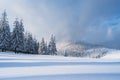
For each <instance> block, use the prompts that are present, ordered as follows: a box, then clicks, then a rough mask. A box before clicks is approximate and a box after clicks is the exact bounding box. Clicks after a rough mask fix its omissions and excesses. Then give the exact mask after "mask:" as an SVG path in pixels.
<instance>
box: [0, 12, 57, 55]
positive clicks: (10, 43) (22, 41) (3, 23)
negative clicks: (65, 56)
mask: <svg viewBox="0 0 120 80" xmlns="http://www.w3.org/2000/svg"><path fill="white" fill-rule="evenodd" d="M13 24H14V25H13V26H14V28H13V31H12V32H11V31H10V26H9V22H8V18H7V13H6V11H4V12H3V14H2V18H1V19H0V49H1V51H2V52H5V51H13V52H15V53H28V54H41V55H56V54H57V49H56V40H55V36H53V35H52V36H51V39H50V42H49V44H48V45H47V42H45V40H44V38H42V40H41V42H38V40H37V39H36V38H34V37H33V35H32V34H31V33H30V32H25V30H24V25H23V21H22V20H20V21H19V20H18V19H15V21H14V23H13Z"/></svg>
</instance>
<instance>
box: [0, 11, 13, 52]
mask: <svg viewBox="0 0 120 80" xmlns="http://www.w3.org/2000/svg"><path fill="white" fill-rule="evenodd" d="M10 36H11V33H10V27H9V23H8V19H7V13H6V11H4V13H3V14H2V19H1V20H0V48H1V49H2V51H6V50H9V47H10Z"/></svg>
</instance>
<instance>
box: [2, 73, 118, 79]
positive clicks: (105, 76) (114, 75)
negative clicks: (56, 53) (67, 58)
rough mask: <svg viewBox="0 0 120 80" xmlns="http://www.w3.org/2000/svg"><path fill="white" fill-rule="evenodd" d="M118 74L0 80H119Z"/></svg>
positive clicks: (67, 75)
mask: <svg viewBox="0 0 120 80" xmlns="http://www.w3.org/2000/svg"><path fill="white" fill-rule="evenodd" d="M119 79H120V74H64V75H46V76H39V75H37V76H27V77H14V78H2V79H1V80H119Z"/></svg>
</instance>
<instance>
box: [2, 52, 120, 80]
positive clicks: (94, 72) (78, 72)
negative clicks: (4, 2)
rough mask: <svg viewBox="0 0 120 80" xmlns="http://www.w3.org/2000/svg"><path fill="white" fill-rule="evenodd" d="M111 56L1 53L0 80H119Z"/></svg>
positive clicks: (119, 71) (117, 61) (117, 63)
mask: <svg viewBox="0 0 120 80" xmlns="http://www.w3.org/2000/svg"><path fill="white" fill-rule="evenodd" d="M114 52H118V53H116V54H119V51H113V52H112V51H111V52H109V54H108V55H106V57H104V58H101V59H89V58H75V57H63V56H47V55H46V56H45V55H28V54H14V53H12V52H6V53H4V52H0V80H119V78H120V69H119V68H120V58H118V57H115V58H114V59H113V58H112V57H111V56H110V55H113V56H115V55H116V54H114Z"/></svg>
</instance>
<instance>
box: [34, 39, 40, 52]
mask: <svg viewBox="0 0 120 80" xmlns="http://www.w3.org/2000/svg"><path fill="white" fill-rule="evenodd" d="M33 52H34V54H38V53H39V42H38V41H37V40H36V39H35V38H34V40H33Z"/></svg>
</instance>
